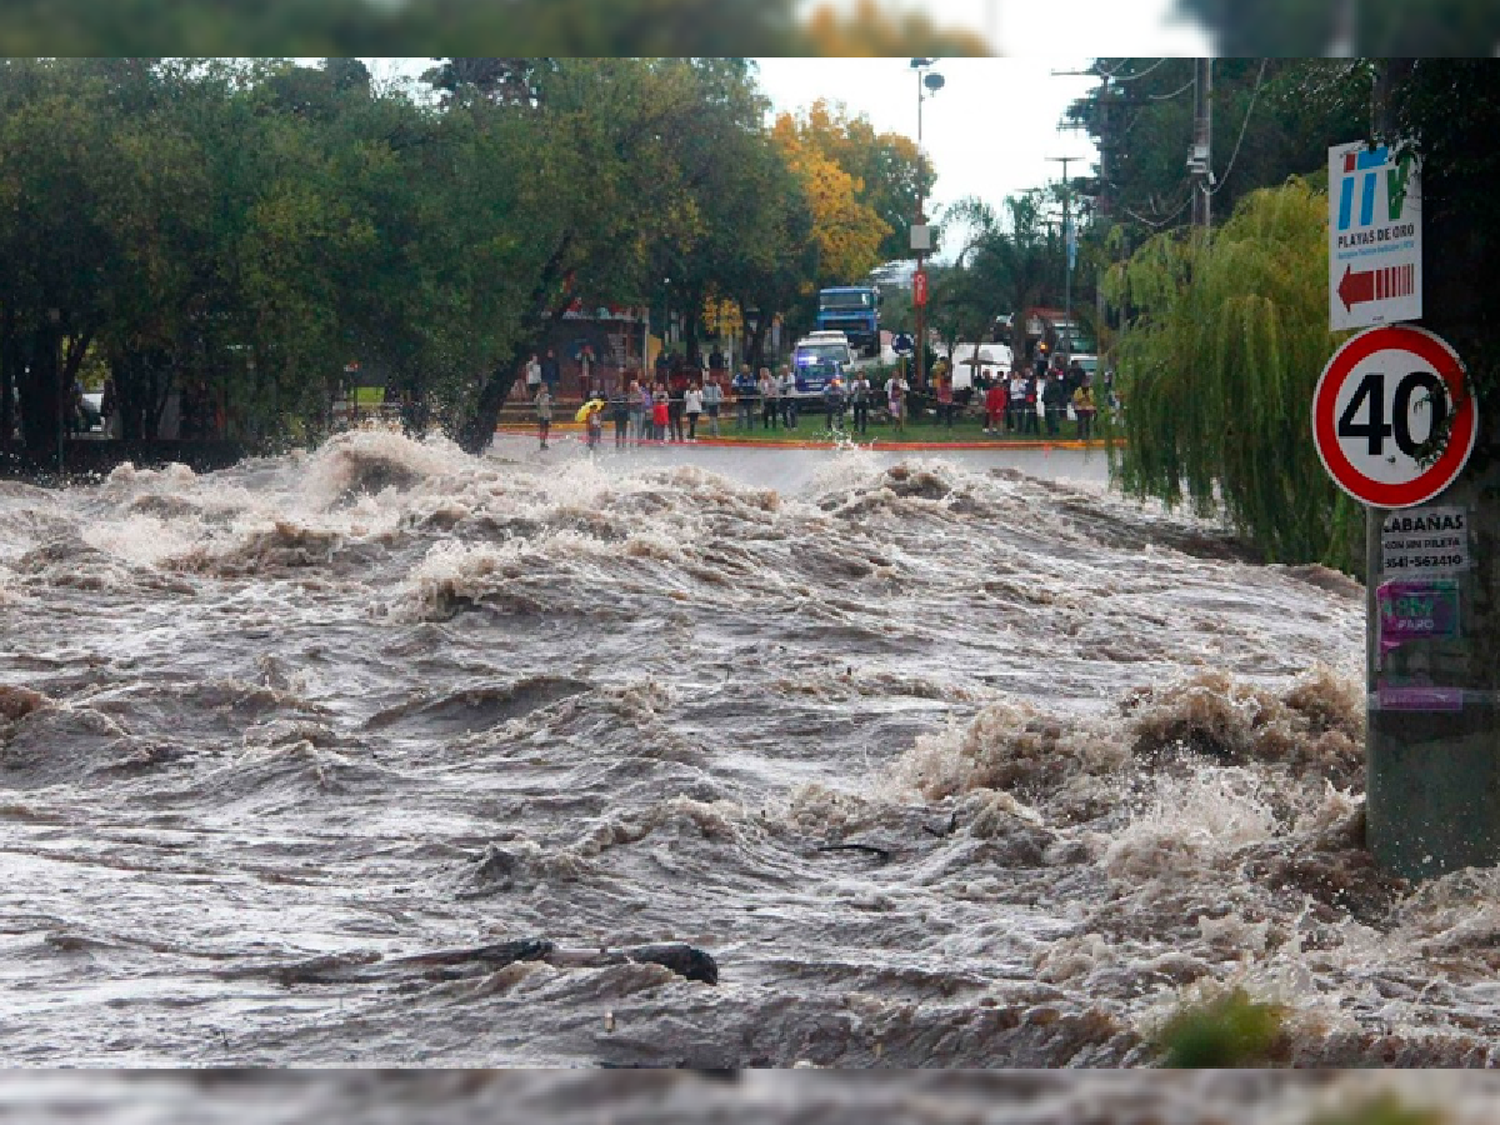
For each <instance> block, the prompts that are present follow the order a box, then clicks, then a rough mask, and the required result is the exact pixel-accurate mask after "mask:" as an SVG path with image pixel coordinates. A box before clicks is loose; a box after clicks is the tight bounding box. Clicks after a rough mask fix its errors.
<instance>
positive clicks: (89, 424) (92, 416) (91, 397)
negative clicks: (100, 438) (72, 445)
mask: <svg viewBox="0 0 1500 1125" xmlns="http://www.w3.org/2000/svg"><path fill="white" fill-rule="evenodd" d="M103 400H104V396H103V395H102V394H100V393H98V392H97V391H96V392H93V393H89V394H85V395H84V396H83V404H82V408H83V432H84V433H88V434H91V433H94V432H95V431H96V430H97V431H102V430H103V429H104V414H103V412H102V411H101V410H100V409H99V408H100V404H101V403H102V402H103Z"/></svg>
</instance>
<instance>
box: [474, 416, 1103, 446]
mask: <svg viewBox="0 0 1500 1125" xmlns="http://www.w3.org/2000/svg"><path fill="white" fill-rule="evenodd" d="M495 432H496V433H497V434H504V435H506V436H508V437H536V427H535V426H530V427H527V428H525V429H522V428H520V427H516V426H505V427H501V428H498V429H497V430H496V431H495ZM552 432H553V433H554V434H558V433H562V434H571V435H579V434H582V432H583V427H582V426H580V425H576V424H573V423H567V424H563V425H559V424H556V423H554V424H553V426H552ZM600 444H601V446H604V447H611V448H612V447H613V446H614V436H613V434H611V433H608V432H606V433H605V435H604V440H603V441H602V442H601V443H600ZM853 444H854V447H855V448H857V449H863V450H868V451H869V452H872V453H883V452H886V451H891V452H897V453H906V452H942V451H943V450H951V449H957V450H984V449H1001V450H1026V449H1039V450H1041V451H1042V452H1043V453H1050V452H1052V450H1054V449H1067V450H1083V451H1089V450H1100V451H1103V450H1105V449H1107V448H1109V447H1110V446H1114V447H1115V448H1120V447H1122V446H1123V445H1124V444H1125V442H1124V439H1123V438H1114V439H1112V440H1109V441H1106V440H1104V439H1103V438H1100V439H1097V440H1090V441H1079V440H1077V439H1076V438H1059V439H1058V440H1056V441H1011V440H1007V439H1004V438H1001V439H999V440H996V441H884V440H882V439H880V438H876V439H875V440H874V441H870V442H855V443H853ZM678 445H700V446H708V447H711V448H720V449H766V450H771V451H775V450H778V449H826V450H832V449H839V448H848V446H840V445H839V444H837V443H835V442H833V441H828V440H826V439H825V440H821V441H819V440H809V441H756V440H755V439H754V438H734V437H716V438H712V437H709V438H695V439H693V440H692V441H688V442H677V441H657V440H656V439H654V438H647V439H645V440H643V441H635V440H632V441H631V442H630V447H631V448H632V449H634V448H636V447H637V446H648V447H668V448H670V447H672V446H678Z"/></svg>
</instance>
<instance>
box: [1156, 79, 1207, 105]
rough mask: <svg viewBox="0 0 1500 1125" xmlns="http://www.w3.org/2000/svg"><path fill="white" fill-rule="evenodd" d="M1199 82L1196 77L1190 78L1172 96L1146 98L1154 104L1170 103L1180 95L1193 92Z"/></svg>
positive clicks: (1161, 95)
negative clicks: (1189, 91)
mask: <svg viewBox="0 0 1500 1125" xmlns="http://www.w3.org/2000/svg"><path fill="white" fill-rule="evenodd" d="M1197 82H1198V79H1197V77H1196V76H1195V77H1193V78H1189V79H1188V80H1187V81H1186V82H1184V83H1183V84H1182V85H1181V86H1179V87H1177V89H1175V90H1173V91H1172V92H1171V93H1170V94H1147V95H1146V96H1147V97H1148V98H1150V99H1151V100H1152V101H1153V102H1169V101H1171V100H1172V99H1173V98H1175V97H1177V96H1178V95H1179V94H1183V93H1186V92H1187V91H1188V90H1191V89H1192V88H1193V87H1194V86H1195V85H1196V84H1197Z"/></svg>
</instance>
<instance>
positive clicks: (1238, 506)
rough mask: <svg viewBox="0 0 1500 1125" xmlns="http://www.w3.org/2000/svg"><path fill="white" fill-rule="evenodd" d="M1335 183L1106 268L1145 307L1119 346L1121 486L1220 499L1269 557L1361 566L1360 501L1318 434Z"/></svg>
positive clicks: (1163, 239) (1163, 241)
mask: <svg viewBox="0 0 1500 1125" xmlns="http://www.w3.org/2000/svg"><path fill="white" fill-rule="evenodd" d="M1327 216H1328V200H1327V196H1326V195H1325V194H1324V193H1322V192H1320V191H1316V190H1314V189H1313V188H1312V187H1311V186H1309V185H1308V184H1307V183H1306V182H1304V181H1301V180H1294V181H1291V182H1289V183H1288V184H1286V185H1285V186H1283V187H1280V188H1268V189H1262V190H1261V191H1258V192H1255V193H1253V194H1252V195H1250V196H1249V197H1248V198H1247V199H1246V200H1244V202H1243V203H1242V204H1241V206H1240V208H1239V209H1238V210H1237V211H1236V212H1235V214H1234V215H1233V217H1231V218H1230V219H1229V221H1228V222H1226V223H1225V224H1224V226H1223V228H1222V229H1221V230H1219V231H1217V232H1215V234H1214V236H1213V238H1212V240H1209V239H1208V238H1206V237H1204V236H1203V235H1202V234H1201V233H1194V232H1186V233H1167V234H1163V235H1159V236H1158V237H1156V238H1155V239H1153V240H1151V241H1150V242H1148V243H1147V244H1146V245H1145V246H1143V247H1141V248H1140V249H1139V250H1137V251H1136V253H1135V254H1134V255H1133V256H1132V257H1131V259H1130V260H1129V262H1128V263H1127V264H1125V265H1124V266H1122V267H1119V268H1118V269H1117V270H1116V271H1115V273H1114V274H1113V276H1112V277H1111V279H1110V284H1111V288H1112V297H1113V299H1114V300H1116V301H1117V302H1119V303H1120V304H1122V305H1124V306H1127V307H1130V308H1133V309H1135V310H1137V312H1138V315H1137V316H1136V318H1135V320H1134V321H1133V322H1132V323H1131V324H1130V326H1129V329H1128V331H1127V332H1126V333H1125V335H1124V338H1123V340H1122V342H1121V343H1120V345H1119V348H1118V351H1117V360H1118V365H1119V390H1120V395H1121V398H1122V399H1123V402H1124V408H1125V409H1124V435H1125V438H1126V444H1125V448H1124V451H1123V453H1122V454H1121V459H1120V462H1119V465H1118V469H1119V478H1120V480H1121V482H1122V483H1123V485H1124V487H1125V488H1126V489H1127V490H1128V491H1130V492H1132V493H1135V494H1137V495H1141V496H1153V497H1156V498H1158V499H1161V500H1163V501H1165V502H1166V503H1168V504H1169V505H1174V504H1180V503H1183V502H1184V501H1185V502H1187V503H1189V504H1190V505H1191V506H1192V507H1193V508H1194V509H1195V510H1197V511H1198V512H1200V513H1203V514H1216V513H1219V512H1221V511H1222V512H1223V513H1224V514H1226V515H1227V516H1228V518H1229V519H1230V520H1231V522H1232V523H1233V524H1234V525H1235V526H1236V527H1237V528H1238V529H1239V530H1240V531H1242V532H1243V533H1244V534H1245V535H1246V536H1248V537H1249V538H1250V539H1251V541H1253V542H1254V543H1255V544H1256V545H1257V546H1259V547H1260V549H1261V550H1262V551H1263V552H1264V554H1265V557H1266V558H1267V559H1268V560H1273V561H1282V562H1292V561H1296V562H1307V561H1320V562H1323V563H1325V564H1328V565H1331V566H1338V567H1342V568H1344V569H1348V570H1356V569H1358V568H1359V566H1360V554H1361V551H1362V549H1363V536H1364V526H1363V520H1362V517H1361V512H1360V510H1359V508H1358V505H1356V504H1355V503H1354V502H1353V501H1352V500H1350V499H1349V498H1348V497H1347V496H1345V495H1344V494H1343V493H1342V492H1341V491H1340V490H1339V489H1337V488H1336V487H1335V486H1334V485H1333V483H1332V482H1331V481H1330V480H1329V479H1328V475H1327V473H1325V472H1324V470H1323V468H1322V465H1321V464H1320V463H1319V461H1318V457H1317V454H1316V452H1315V450H1314V449H1313V445H1312V442H1311V441H1310V440H1309V439H1308V433H1307V426H1306V418H1307V411H1308V404H1309V403H1310V402H1311V401H1312V392H1313V386H1314V384H1315V383H1316V382H1317V378H1318V374H1319V372H1321V371H1322V369H1323V366H1324V364H1325V363H1326V362H1327V360H1328V357H1329V356H1330V355H1331V354H1332V352H1333V349H1334V347H1335V345H1336V343H1337V341H1336V339H1335V338H1334V336H1333V335H1332V334H1330V332H1329V330H1328V292H1327V287H1328V259H1327V238H1326V224H1327Z"/></svg>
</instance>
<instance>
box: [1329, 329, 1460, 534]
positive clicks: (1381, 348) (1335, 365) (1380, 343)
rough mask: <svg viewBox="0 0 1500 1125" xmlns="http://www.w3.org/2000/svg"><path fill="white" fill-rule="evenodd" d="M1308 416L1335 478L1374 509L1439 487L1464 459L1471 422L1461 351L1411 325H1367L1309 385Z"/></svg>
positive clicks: (1411, 500)
mask: <svg viewBox="0 0 1500 1125" xmlns="http://www.w3.org/2000/svg"><path fill="white" fill-rule="evenodd" d="M1312 424H1313V442H1314V443H1315V444H1316V446H1317V449H1318V456H1319V457H1320V458H1322V460H1323V467H1324V468H1325V469H1327V470H1328V475H1329V476H1331V477H1332V478H1333V480H1334V483H1335V484H1337V485H1338V486H1339V487H1340V488H1342V489H1343V490H1344V491H1345V492H1347V493H1348V494H1349V495H1350V496H1352V497H1354V498H1355V499H1356V500H1358V501H1360V502H1361V503H1364V504H1369V505H1371V506H1373V507H1377V508H1409V507H1411V506H1412V505H1413V504H1421V503H1423V502H1424V501H1427V500H1430V499H1432V498H1433V497H1434V496H1436V495H1437V494H1438V493H1440V492H1442V491H1443V489H1445V488H1447V487H1448V486H1449V485H1450V484H1452V483H1453V481H1454V479H1455V478H1456V477H1457V476H1458V474H1459V473H1460V472H1461V471H1462V470H1463V467H1464V465H1465V464H1466V463H1467V462H1468V460H1469V454H1470V453H1471V452H1472V451H1473V449H1474V438H1475V434H1476V432H1477V428H1478V427H1477V425H1476V420H1475V410H1474V400H1473V398H1472V397H1471V396H1470V395H1469V393H1468V391H1467V389H1466V388H1465V387H1464V365H1463V362H1462V361H1461V360H1460V359H1459V358H1458V353H1457V352H1455V351H1454V350H1453V348H1452V347H1451V346H1449V344H1448V342H1447V341H1446V340H1444V339H1442V337H1440V336H1437V335H1435V334H1433V333H1431V332H1429V331H1427V330H1426V329H1425V328H1417V327H1414V326H1413V325H1409V324H1391V325H1382V326H1380V327H1378V328H1370V329H1366V330H1365V331H1364V332H1361V333H1360V334H1359V335H1357V336H1355V337H1353V338H1351V339H1350V340H1349V341H1348V342H1347V343H1345V344H1344V346H1343V347H1341V348H1340V349H1339V350H1338V351H1337V352H1335V353H1334V356H1333V358H1332V359H1330V360H1329V361H1328V366H1327V367H1325V368H1324V369H1323V374H1322V376H1321V377H1320V378H1319V379H1318V386H1317V389H1316V390H1315V391H1314V392H1313V411H1312ZM1434 437H1437V438H1438V439H1439V440H1440V442H1441V452H1440V453H1437V451H1436V450H1435V449H1432V448H1430V445H1431V442H1432V441H1433V439H1434ZM1434 453H1436V456H1433V454H1434Z"/></svg>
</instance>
